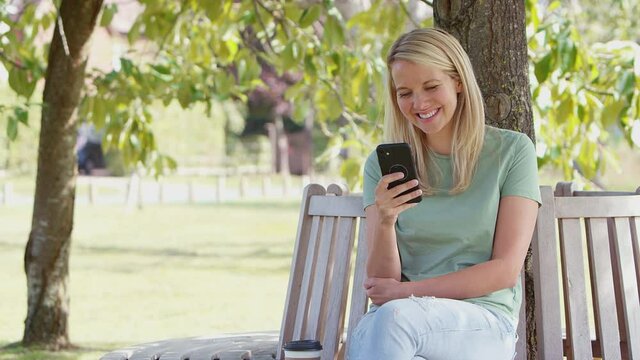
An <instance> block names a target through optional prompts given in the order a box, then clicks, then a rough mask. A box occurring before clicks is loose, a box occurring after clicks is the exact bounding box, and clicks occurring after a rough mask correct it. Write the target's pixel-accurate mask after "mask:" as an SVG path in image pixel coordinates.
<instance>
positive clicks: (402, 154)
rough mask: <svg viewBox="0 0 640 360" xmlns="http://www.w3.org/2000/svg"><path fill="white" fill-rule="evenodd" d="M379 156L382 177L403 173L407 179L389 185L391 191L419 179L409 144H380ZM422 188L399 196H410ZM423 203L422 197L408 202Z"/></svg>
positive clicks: (412, 189) (378, 148)
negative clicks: (409, 194)
mask: <svg viewBox="0 0 640 360" xmlns="http://www.w3.org/2000/svg"><path fill="white" fill-rule="evenodd" d="M376 153H377V154H378V164H379V165H380V171H382V175H383V176H384V175H388V174H391V173H395V172H402V173H404V174H405V177H404V178H402V179H400V180H396V181H394V182H392V183H390V184H389V189H391V188H393V187H395V186H398V185H400V184H404V183H406V182H407V181H411V180H413V179H417V176H416V167H415V165H414V163H413V155H411V147H410V146H409V144H407V143H393V144H380V145H378V147H377V148H376ZM419 188H420V186H419V185H418V186H416V187H414V188H411V189H409V190H407V191H405V192H403V193H401V194H400V195H398V196H402V195H405V194H408V193H410V192H412V191H415V190H418V189H419ZM420 201H422V196H417V197H415V198H413V199H411V200H409V201H407V202H409V203H419V202H420Z"/></svg>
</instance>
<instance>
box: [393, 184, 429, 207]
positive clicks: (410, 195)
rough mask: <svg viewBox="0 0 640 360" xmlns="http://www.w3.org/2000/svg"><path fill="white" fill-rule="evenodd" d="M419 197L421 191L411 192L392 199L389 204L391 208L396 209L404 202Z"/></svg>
mask: <svg viewBox="0 0 640 360" xmlns="http://www.w3.org/2000/svg"><path fill="white" fill-rule="evenodd" d="M419 196H422V190H421V189H418V190H415V191H412V192H410V193H408V194H405V195H402V196H398V197H397V198H394V199H393V201H392V202H391V203H390V205H391V206H393V207H394V208H397V207H399V206H401V205H404V204H405V203H406V202H408V201H409V200H412V199H414V198H417V197H419Z"/></svg>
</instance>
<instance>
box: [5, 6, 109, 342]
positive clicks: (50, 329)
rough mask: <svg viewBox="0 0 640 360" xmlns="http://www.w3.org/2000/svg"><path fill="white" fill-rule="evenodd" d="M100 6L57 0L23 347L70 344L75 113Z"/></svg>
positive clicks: (29, 245) (29, 247) (27, 268)
mask: <svg viewBox="0 0 640 360" xmlns="http://www.w3.org/2000/svg"><path fill="white" fill-rule="evenodd" d="M101 7H102V0H65V1H62V3H61V5H60V12H59V17H58V21H57V23H56V26H55V30H54V32H53V39H52V41H51V45H50V49H49V58H48V62H47V70H46V75H45V78H46V82H45V87H44V95H43V104H42V120H41V130H40V143H39V147H38V175H37V179H36V191H35V198H34V207H33V220H32V227H31V234H30V235H29V241H28V242H27V247H26V250H25V256H24V267H25V272H26V274H27V289H28V292H27V303H28V310H27V318H26V320H25V329H24V336H23V339H22V342H23V344H24V345H25V346H30V345H45V346H47V347H49V348H52V349H55V350H58V349H63V348H66V347H68V346H69V345H70V344H69V335H68V329H67V327H68V326H67V318H68V312H69V297H68V295H67V282H68V276H69V265H68V264H69V247H70V237H71V230H72V228H73V210H74V202H75V179H76V162H75V152H74V148H75V137H76V128H77V126H76V125H77V120H76V119H77V112H76V108H77V106H78V104H79V103H80V99H81V97H80V96H81V93H82V88H83V86H84V82H85V67H86V64H87V56H88V52H87V48H88V45H89V40H90V38H91V34H92V33H93V29H94V27H95V24H96V21H97V19H98V14H99V13H100V9H101ZM18 71H21V70H18ZM14 74H15V72H14ZM31 91H32V90H31Z"/></svg>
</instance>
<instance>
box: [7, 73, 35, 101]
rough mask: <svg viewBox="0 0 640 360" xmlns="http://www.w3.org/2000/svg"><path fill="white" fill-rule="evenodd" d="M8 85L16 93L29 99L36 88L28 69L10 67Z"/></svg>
mask: <svg viewBox="0 0 640 360" xmlns="http://www.w3.org/2000/svg"><path fill="white" fill-rule="evenodd" d="M9 86H10V87H11V88H12V89H13V91H15V92H16V93H17V94H18V95H21V96H24V97H25V98H27V99H29V98H30V97H31V95H32V94H33V91H34V90H35V88H36V82H35V80H34V79H33V76H32V74H31V73H30V71H29V70H28V69H20V68H18V67H12V68H11V70H10V71H9Z"/></svg>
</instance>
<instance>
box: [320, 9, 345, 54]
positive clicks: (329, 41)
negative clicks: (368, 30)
mask: <svg viewBox="0 0 640 360" xmlns="http://www.w3.org/2000/svg"><path fill="white" fill-rule="evenodd" d="M344 40H345V35H344V29H343V27H342V23H341V22H340V21H339V20H338V19H337V18H336V17H335V16H333V15H329V16H327V21H326V22H325V24H324V38H323V42H324V43H325V44H326V46H327V48H328V49H338V48H339V47H341V46H342V45H343V44H344Z"/></svg>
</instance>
